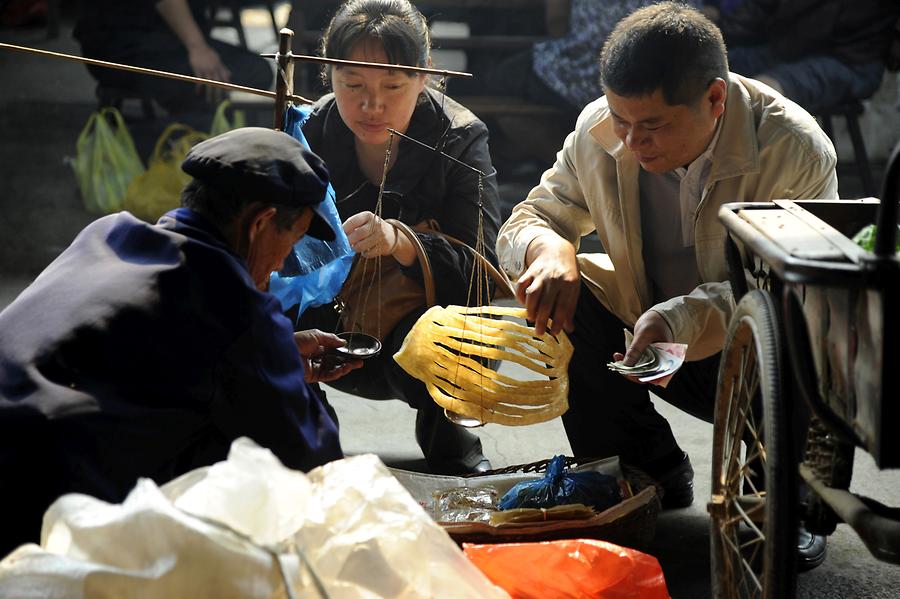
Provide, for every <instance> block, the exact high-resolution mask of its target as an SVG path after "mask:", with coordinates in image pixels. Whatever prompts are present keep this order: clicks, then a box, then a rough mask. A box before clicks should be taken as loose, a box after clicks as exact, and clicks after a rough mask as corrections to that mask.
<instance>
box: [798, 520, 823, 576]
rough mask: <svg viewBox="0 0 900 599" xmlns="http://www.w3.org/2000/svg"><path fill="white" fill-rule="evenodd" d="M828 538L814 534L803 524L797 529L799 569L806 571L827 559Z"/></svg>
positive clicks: (799, 570)
mask: <svg viewBox="0 0 900 599" xmlns="http://www.w3.org/2000/svg"><path fill="white" fill-rule="evenodd" d="M826 541H827V538H826V537H824V536H822V535H814V534H812V533H811V532H809V531H808V530H806V529H805V528H804V527H803V526H801V527H800V528H799V529H798V530H797V571H798V572H806V571H807V570H812V569H813V568H817V567H818V566H821V565H822V562H824V561H825V553H826V551H825V545H826Z"/></svg>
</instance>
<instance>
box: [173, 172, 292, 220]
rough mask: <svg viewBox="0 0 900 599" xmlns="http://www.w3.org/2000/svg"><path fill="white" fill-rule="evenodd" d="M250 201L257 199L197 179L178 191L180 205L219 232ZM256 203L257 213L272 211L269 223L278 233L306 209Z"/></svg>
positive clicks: (262, 202)
mask: <svg viewBox="0 0 900 599" xmlns="http://www.w3.org/2000/svg"><path fill="white" fill-rule="evenodd" d="M254 201H257V200H253V199H250V198H244V197H239V196H237V195H235V194H231V193H228V192H226V191H223V190H221V189H219V188H217V187H213V186H211V185H207V184H206V183H204V182H203V181H200V180H199V179H192V180H191V182H190V183H188V184H187V186H185V188H184V190H182V192H181V205H182V206H184V207H185V208H190V209H191V210H194V211H195V212H199V213H200V214H202V215H203V216H205V217H206V218H208V219H209V220H210V221H212V223H213V224H214V225H216V226H217V227H219V228H220V229H224V228H226V227H228V226H229V225H231V223H233V222H234V219H236V218H237V217H238V215H240V213H241V211H242V210H243V209H244V206H247V205H248V204H251V203H253V202H254ZM259 201H260V203H261V207H260V209H261V210H263V209H266V208H269V207H270V206H271V207H274V208H275V209H276V212H275V216H274V217H273V218H272V221H273V222H274V223H275V226H276V227H278V229H279V230H281V231H290V230H291V227H293V226H294V223H295V222H297V219H298V218H300V216H301V215H302V214H303V211H304V210H305V209H306V206H301V207H297V208H293V207H289V206H283V205H281V204H272V203H266V202H265V201H264V200H259Z"/></svg>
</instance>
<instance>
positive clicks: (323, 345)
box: [294, 329, 362, 383]
mask: <svg viewBox="0 0 900 599" xmlns="http://www.w3.org/2000/svg"><path fill="white" fill-rule="evenodd" d="M294 343H296V344H297V349H298V350H299V351H300V355H301V356H302V357H303V366H304V374H305V378H306V382H307V383H327V382H330V381H334V380H337V379H339V378H341V377H342V376H344V375H345V374H347V373H348V372H350V371H351V370H356V369H357V368H360V367H361V366H362V360H351V361H349V362H344V363H342V364H335V363H333V362H329V361H328V360H325V359H324V358H325V354H326V353H327V352H328V351H329V350H333V349H335V348H338V347H343V346H345V345H347V342H346V341H344V340H343V339H341V338H340V337H338V336H337V335H333V334H331V333H324V332H322V331H320V330H319V329H309V330H308V331H297V332H296V333H294Z"/></svg>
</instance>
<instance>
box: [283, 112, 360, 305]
mask: <svg viewBox="0 0 900 599" xmlns="http://www.w3.org/2000/svg"><path fill="white" fill-rule="evenodd" d="M309 114H310V108H309V107H308V106H305V107H302V108H301V107H297V106H290V107H288V109H287V114H286V115H285V117H286V118H285V123H286V126H285V133H287V134H289V135H291V136H293V137H294V138H296V139H297V140H299V141H300V143H302V144H303V145H304V146H306V147H307V148H309V142H307V141H306V137H305V136H304V135H303V131H302V130H301V128H300V127H301V126H302V125H303V123H304V122H305V121H306V119H307V118H309ZM323 202H324V210H323V212H325V213H326V215H327V220H328V224H330V225H331V227H332V228H333V229H334V230H335V238H334V241H322V240H321V239H316V238H315V237H310V236H308V235H307V236H304V237H303V238H302V239H301V240H300V241H298V242H297V243H296V244H295V245H294V250H293V251H292V252H291V254H290V255H289V256H288V258H287V260H285V262H284V267H283V268H282V269H281V270H280V271H278V272H274V273H272V276H271V278H270V279H269V292H270V293H271V294H272V295H274V296H275V297H277V298H278V299H279V301H281V306H282V308H283V309H284V310H285V311H287V310H288V309H289V308H292V307H293V306H296V305H298V304H299V306H300V308H299V311H298V312H297V318H299V317H300V315H301V314H303V312H304V310H306V309H307V308H309V307H314V306H321V305H324V304H327V303H330V302H331V301H332V300H333V299H334V298H335V296H336V295H337V294H338V292H339V291H340V290H341V287H343V286H344V281H345V280H346V279H347V274H348V273H349V272H350V267H351V266H352V265H353V250H352V249H351V248H350V242H349V241H348V240H347V236H346V235H344V231H343V229H341V217H340V216H339V215H338V211H337V207H336V206H335V203H334V189H333V188H332V187H331V184H330V183H329V184H328V189H327V190H326V191H325V199H324V200H323Z"/></svg>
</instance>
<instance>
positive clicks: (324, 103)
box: [298, 0, 499, 474]
mask: <svg viewBox="0 0 900 599" xmlns="http://www.w3.org/2000/svg"><path fill="white" fill-rule="evenodd" d="M430 45H431V42H430V35H429V31H428V25H427V23H426V21H425V18H424V17H423V16H422V15H421V13H419V12H418V10H416V8H415V7H414V6H413V5H412V4H410V3H409V2H408V1H407V0H350V1H349V2H347V3H345V4H343V5H342V6H341V7H340V8H339V9H338V10H337V12H336V14H335V16H334V18H333V19H332V21H331V23H330V24H329V26H328V28H327V29H326V30H325V33H324V35H323V44H322V52H321V53H322V55H323V56H324V57H325V58H326V59H338V60H351V61H364V62H374V63H385V64H395V65H409V66H413V67H428V66H430V62H431V58H430ZM324 79H325V80H326V82H327V83H330V85H331V87H332V89H333V93H331V94H328V95H326V96H324V97H323V98H321V99H320V100H319V101H318V102H316V103H315V105H314V106H313V110H312V113H311V115H310V117H309V119H308V120H307V121H306V123H305V124H304V125H303V133H304V134H305V135H306V137H307V139H308V141H309V143H310V146H311V147H312V148H313V150H314V151H315V152H316V153H317V154H318V155H319V156H321V157H322V158H323V159H324V160H325V163H326V165H327V166H328V169H329V171H330V175H331V181H332V185H333V186H334V188H335V197H336V202H337V209H338V212H339V214H340V217H341V219H342V221H343V228H344V231H345V233H346V234H347V237H348V239H349V241H350V244H351V247H352V248H353V249H354V250H355V251H356V252H357V253H358V254H359V255H360V257H361V258H359V259H358V260H357V266H356V269H357V270H362V269H363V268H367V269H368V272H369V274H368V275H367V280H369V281H375V282H376V284H377V281H379V280H380V279H378V278H377V276H385V277H387V275H386V274H385V273H386V271H387V270H390V269H393V270H395V271H396V270H397V269H399V272H400V273H402V275H403V276H405V277H408V278H409V279H411V280H413V281H417V282H418V283H419V284H422V272H421V269H420V266H419V262H418V260H417V254H416V248H415V245H416V244H415V243H414V242H413V241H411V240H410V238H408V237H406V236H404V235H403V234H401V233H400V230H399V229H398V228H396V227H394V226H393V225H391V224H390V223H388V222H387V219H397V220H399V221H401V222H402V223H405V224H406V225H409V226H410V227H415V228H416V229H417V230H416V231H415V236H416V237H417V238H418V240H419V241H421V244H422V248H423V249H424V252H425V253H426V254H427V256H428V259H429V262H430V264H431V267H432V269H433V275H434V277H433V278H434V281H435V299H436V302H437V303H438V304H440V305H448V304H459V305H467V301H468V300H469V298H468V297H467V293H468V290H469V289H470V288H471V285H470V283H471V281H470V279H471V277H472V273H473V272H474V271H475V269H476V265H475V259H474V257H473V255H472V253H471V251H470V250H468V249H467V248H465V247H462V246H458V245H455V244H453V243H450V242H449V241H447V240H446V239H445V238H444V237H442V236H441V235H438V234H436V233H434V232H429V230H432V231H433V230H434V229H436V228H439V230H440V231H441V232H442V233H445V234H448V235H450V236H452V237H455V238H457V239H460V240H462V241H464V242H466V243H467V244H468V245H470V246H472V247H476V248H479V249H481V248H483V251H482V253H483V254H484V255H485V256H486V257H487V258H488V260H489V261H490V262H493V263H494V264H496V259H495V257H494V241H495V239H496V236H497V229H498V227H499V199H498V193H497V183H496V176H495V170H494V168H493V166H492V164H491V159H490V154H489V151H488V132H487V128H486V127H485V125H484V123H482V122H481V121H480V120H478V118H477V117H475V115H473V114H472V113H471V112H470V111H469V110H467V109H466V108H465V107H463V106H461V105H459V104H458V103H456V102H454V101H453V100H451V99H450V98H448V97H446V96H445V95H443V94H442V93H441V92H439V91H437V90H435V89H432V88H430V87H428V85H427V75H426V74H425V73H422V72H416V71H406V70H401V69H383V68H362V67H359V66H358V65H346V66H345V65H341V64H339V63H338V64H335V65H331V66H326V67H325V69H324ZM410 138H412V139H410ZM415 140H419V141H421V142H423V143H425V144H427V145H429V146H432V147H436V148H437V149H439V150H440V151H442V152H443V153H444V154H445V156H441V155H440V154H438V153H436V152H434V151H432V149H430V148H425V147H422V146H420V145H419V144H416V143H415ZM446 156H449V157H450V158H454V159H456V161H455V160H452V159H448V158H447V157H446ZM457 161H458V162H457ZM460 163H463V164H460ZM479 171H480V172H479ZM382 184H383V193H379V190H380V189H381V188H382ZM426 229H428V230H426ZM479 235H481V237H479ZM364 260H365V261H366V262H363V261H364ZM366 263H370V264H368V265H367V266H366ZM376 268H378V269H379V271H378V275H377V276H376V277H373V275H374V274H375V269H376ZM353 278H354V275H353V273H351V276H350V279H351V280H352V279H353ZM385 280H386V279H385ZM346 290H347V286H346V285H345V291H346ZM342 295H346V294H345V293H342ZM366 296H367V297H366V298H365V299H360V300H358V301H357V302H356V304H357V306H359V305H371V306H373V307H374V306H376V305H377V304H378V301H379V298H378V292H377V290H376V291H372V292H371V293H370V294H366ZM422 312H424V306H422V307H421V308H417V309H414V310H413V311H412V312H410V313H408V314H405V315H403V317H402V318H400V319H399V321H397V322H396V323H390V322H387V320H389V319H388V318H386V316H387V315H386V314H380V315H378V316H377V317H376V319H375V320H376V322H372V319H371V318H369V319H366V318H361V315H360V314H359V313H358V312H357V313H354V312H353V310H347V311H346V312H345V313H344V314H343V319H342V320H343V321H342V322H341V323H339V322H338V320H339V315H338V313H337V312H336V311H335V310H334V309H333V308H332V307H330V306H324V307H320V308H315V309H310V310H308V311H307V312H305V313H304V314H303V315H302V316H301V318H300V321H299V324H298V328H300V329H305V328H310V327H317V328H320V329H322V330H331V331H334V330H338V329H340V328H343V329H344V330H364V329H367V328H368V329H370V330H371V333H372V334H373V335H374V336H377V337H378V338H379V339H380V340H381V341H382V344H383V346H384V348H383V349H382V351H381V353H380V354H379V355H378V356H376V357H374V358H371V359H369V360H367V361H366V362H365V366H364V367H363V368H361V369H359V370H358V371H356V372H355V373H353V374H357V375H358V376H348V377H345V378H344V379H343V380H341V381H340V382H336V383H335V386H336V387H337V388H339V389H341V390H343V391H346V392H348V393H352V394H354V395H358V396H362V397H366V398H370V399H394V398H397V399H401V400H403V401H405V402H406V403H408V404H409V405H410V406H411V407H413V408H415V409H416V410H417V412H418V413H417V416H416V440H417V441H418V443H419V446H420V447H421V448H422V451H423V453H424V455H425V458H426V461H427V462H428V465H429V468H430V469H431V470H432V471H434V472H436V473H441V474H451V473H452V474H460V473H472V472H480V471H484V470H487V469H489V468H490V464H489V463H488V461H487V460H486V459H485V458H484V455H483V453H482V450H481V441H480V440H479V439H478V437H477V436H475V435H474V434H472V433H471V432H469V431H467V430H465V429H464V428H462V427H460V426H458V425H456V424H454V423H452V422H450V421H449V420H447V419H446V418H445V417H444V413H443V409H442V408H441V407H440V406H439V405H437V404H436V403H434V401H433V400H432V399H431V397H430V396H429V394H428V391H427V389H426V388H425V385H424V384H423V383H422V382H420V381H418V380H416V379H415V378H413V377H411V376H410V375H408V374H407V373H406V372H404V371H403V369H401V368H400V367H399V366H398V365H397V364H396V363H395V362H394V361H393V359H392V356H393V355H394V353H395V352H396V351H397V350H398V349H399V348H400V346H401V345H402V343H403V339H404V338H405V337H406V334H407V333H408V332H409V330H410V329H411V328H412V326H413V324H414V323H415V322H416V320H417V319H418V317H419V316H420V315H421V314H422ZM369 313H370V314H371V312H369ZM360 320H362V321H363V322H359V321H360ZM378 329H381V330H378Z"/></svg>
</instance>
